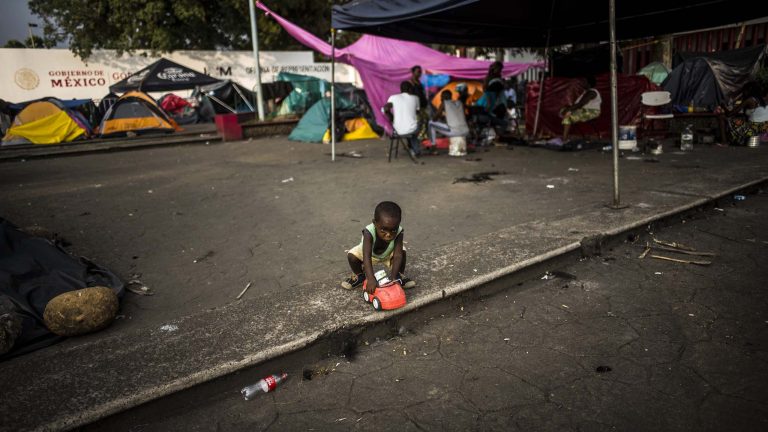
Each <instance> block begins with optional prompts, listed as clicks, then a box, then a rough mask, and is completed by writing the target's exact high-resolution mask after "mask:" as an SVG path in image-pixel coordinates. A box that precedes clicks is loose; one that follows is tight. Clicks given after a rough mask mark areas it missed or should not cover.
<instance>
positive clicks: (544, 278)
mask: <svg viewBox="0 0 768 432" xmlns="http://www.w3.org/2000/svg"><path fill="white" fill-rule="evenodd" d="M554 278H555V275H553V274H552V273H550V272H546V273H544V276H542V277H541V279H542V280H550V279H554Z"/></svg>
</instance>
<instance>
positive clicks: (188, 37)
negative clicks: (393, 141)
mask: <svg viewBox="0 0 768 432" xmlns="http://www.w3.org/2000/svg"><path fill="white" fill-rule="evenodd" d="M266 3H267V5H268V6H269V7H270V8H272V9H273V10H274V11H275V12H276V13H278V14H280V15H282V16H284V17H286V18H288V19H289V20H291V21H293V22H295V23H297V24H298V25H300V26H302V27H304V28H306V29H307V30H309V31H311V32H313V33H314V34H316V35H318V36H320V37H322V38H324V39H328V38H329V35H330V15H331V5H332V3H333V2H332V1H330V0H325V1H317V0H272V1H269V0H268V1H267V2H266ZM29 7H30V10H31V11H32V12H33V13H35V14H37V15H39V16H40V17H41V18H42V20H43V22H44V23H45V26H44V34H45V40H46V44H50V43H52V44H55V43H57V42H68V43H69V45H70V49H71V50H72V51H73V52H74V53H75V54H77V55H78V56H80V57H81V58H83V59H85V58H87V57H88V56H89V55H90V54H91V52H92V51H93V50H94V49H115V50H117V51H118V53H122V52H133V51H135V50H148V51H150V52H151V53H153V54H155V53H162V52H169V51H173V50H215V49H220V50H248V49H250V48H251V37H250V35H251V30H250V19H249V11H248V0H219V1H215V0H90V1H88V0H30V2H29ZM257 19H258V28H259V47H260V48H261V49H264V50H292V49H303V47H302V46H301V45H299V44H298V43H297V42H296V41H295V40H294V39H293V38H292V37H291V36H289V35H288V34H287V33H285V32H284V31H283V29H282V28H281V27H280V26H279V25H277V24H276V23H275V22H274V20H272V19H271V18H268V17H265V16H264V14H263V13H261V11H257Z"/></svg>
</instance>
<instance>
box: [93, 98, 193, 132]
mask: <svg viewBox="0 0 768 432" xmlns="http://www.w3.org/2000/svg"><path fill="white" fill-rule="evenodd" d="M177 129H178V126H177V125H176V122H174V121H173V120H172V119H171V118H170V117H168V115H167V114H166V113H165V112H164V111H163V110H162V109H161V108H160V107H159V106H158V105H157V103H156V102H155V101H154V99H152V98H151V97H150V96H148V95H146V94H144V93H141V92H137V91H132V92H128V93H126V94H124V95H122V96H120V98H119V99H118V100H117V102H115V103H114V104H113V105H112V106H111V107H110V108H109V110H108V111H107V113H106V114H105V115H104V118H103V119H102V121H101V125H100V126H99V132H100V134H101V136H102V137H114V136H125V135H128V134H129V133H135V134H142V133H149V132H166V133H170V132H174V131H176V130H177Z"/></svg>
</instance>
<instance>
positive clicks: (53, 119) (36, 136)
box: [3, 98, 90, 145]
mask: <svg viewBox="0 0 768 432" xmlns="http://www.w3.org/2000/svg"><path fill="white" fill-rule="evenodd" d="M89 134H90V125H89V124H88V121H87V120H86V119H85V117H84V116H83V115H82V114H80V113H77V112H75V111H71V110H68V109H67V108H66V107H65V106H64V104H63V103H62V102H61V101H59V100H58V99H56V98H47V99H44V100H38V101H34V102H30V103H28V104H26V106H24V108H23V109H22V110H21V111H19V113H18V114H16V117H15V118H14V119H13V122H12V123H11V127H9V128H8V132H7V133H6V134H5V136H4V137H3V145H9V144H28V143H32V144H59V143H62V142H70V141H72V140H75V139H77V138H80V137H83V138H85V137H87V136H88V135H89Z"/></svg>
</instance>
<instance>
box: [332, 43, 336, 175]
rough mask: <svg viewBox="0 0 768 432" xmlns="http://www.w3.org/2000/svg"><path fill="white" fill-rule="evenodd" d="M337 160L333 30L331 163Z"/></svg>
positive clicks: (333, 44) (334, 44)
mask: <svg viewBox="0 0 768 432" xmlns="http://www.w3.org/2000/svg"><path fill="white" fill-rule="evenodd" d="M335 160H336V29H331V161H335Z"/></svg>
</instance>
